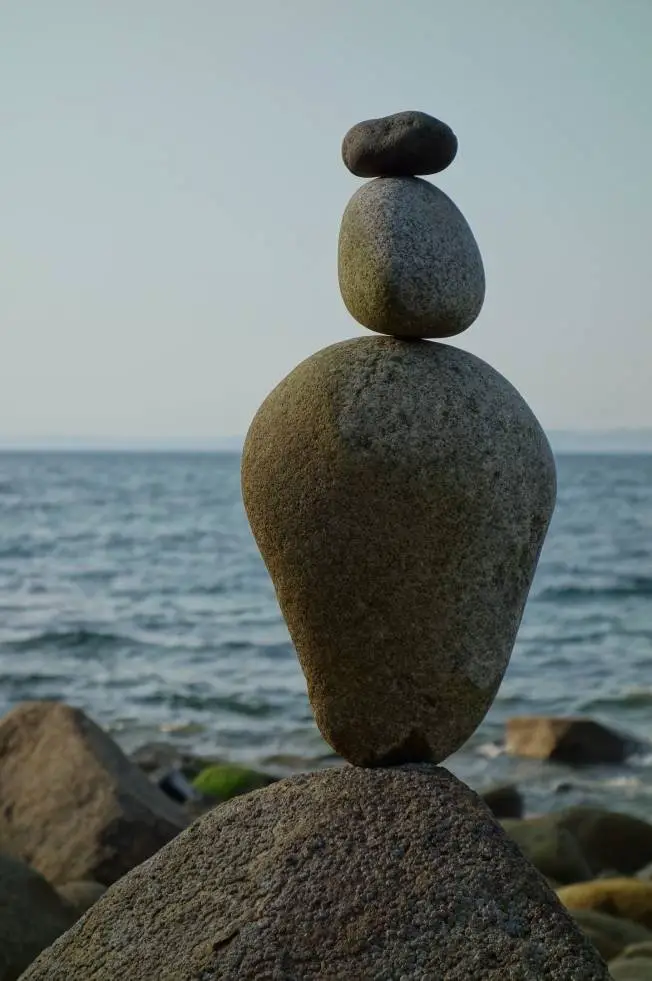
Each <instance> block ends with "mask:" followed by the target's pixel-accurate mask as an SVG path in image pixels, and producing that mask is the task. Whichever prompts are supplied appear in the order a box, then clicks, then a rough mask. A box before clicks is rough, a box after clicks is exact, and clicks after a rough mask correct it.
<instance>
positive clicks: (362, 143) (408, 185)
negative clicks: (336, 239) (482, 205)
mask: <svg viewBox="0 0 652 981" xmlns="http://www.w3.org/2000/svg"><path fill="white" fill-rule="evenodd" d="M456 153H457V138H456V137H455V134H454V133H453V131H452V130H451V129H450V127H449V126H447V125H446V124H445V123H442V122H440V121H439V120H438V119H434V118H433V117H432V116H428V115H426V113H424V112H399V113H396V115H394V116H386V117H385V118H384V119H370V120H368V121H367V122H363V123H358V124H357V126H354V127H353V128H352V129H350V130H349V132H348V133H347V134H346V136H345V137H344V143H343V145H342V157H343V159H344V163H345V164H346V166H347V167H348V169H349V170H350V171H351V172H352V173H353V174H357V175H358V176H359V177H375V178H378V179H377V180H374V181H372V182H371V183H368V184H364V185H363V186H362V187H361V188H360V190H359V191H358V192H357V193H356V194H354V195H353V197H352V198H351V200H350V201H349V204H348V206H347V208H346V211H345V212H344V218H343V219H342V228H341V232H340V247H339V279H340V291H341V293H342V298H343V300H344V302H345V304H346V306H347V308H348V310H349V313H350V314H351V316H353V317H355V319H356V320H358V321H359V322H360V323H361V324H362V325H363V326H364V327H368V328H369V329H370V330H374V331H378V333H380V334H392V335H393V336H395V337H452V336H453V335H454V334H459V333H461V332H462V331H463V330H466V328H467V327H469V326H470V325H471V324H472V323H473V321H474V320H475V319H476V317H477V316H478V314H479V313H480V310H481V308H482V304H483V301H484V292H485V279H484V269H483V266H482V258H481V256H480V251H479V249H478V246H477V245H476V241H475V239H474V237H473V233H472V231H471V229H470V228H469V226H468V225H467V223H466V221H465V219H464V216H463V215H462V214H461V212H460V211H459V210H458V208H457V207H456V206H455V205H454V204H453V202H452V201H451V199H450V198H449V197H447V196H446V195H445V194H444V192H443V191H440V190H439V188H437V187H435V186H434V185H433V184H430V183H428V181H424V180H419V178H418V177H417V176H416V175H418V174H435V173H438V172H439V171H442V170H444V169H445V168H446V167H448V165H449V164H450V163H452V161H453V160H454V158H455V155H456Z"/></svg>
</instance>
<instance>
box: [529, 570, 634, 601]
mask: <svg viewBox="0 0 652 981" xmlns="http://www.w3.org/2000/svg"><path fill="white" fill-rule="evenodd" d="M628 596H652V576H628V577H627V578H623V580H622V582H617V583H614V584H613V585H610V586H549V587H548V588H547V589H544V590H542V592H540V593H539V595H538V596H536V597H534V599H535V600H536V601H537V602H543V603H550V602H553V603H564V602H565V603H574V602H577V601H578V600H585V599H611V598H613V599H623V598H624V597H628Z"/></svg>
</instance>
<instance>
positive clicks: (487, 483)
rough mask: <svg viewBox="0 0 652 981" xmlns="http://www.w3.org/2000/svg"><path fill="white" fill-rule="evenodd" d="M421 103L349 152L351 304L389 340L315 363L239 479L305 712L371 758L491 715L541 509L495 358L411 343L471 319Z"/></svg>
mask: <svg viewBox="0 0 652 981" xmlns="http://www.w3.org/2000/svg"><path fill="white" fill-rule="evenodd" d="M456 151H457V139H456V137H455V135H454V134H453V132H452V130H451V129H450V128H449V127H448V126H447V125H445V124H444V123H442V122H440V121H439V120H437V119H434V118H433V117H432V116H429V115H426V114H425V113H421V112H402V113H398V114H396V115H393V116H388V117H386V118H384V119H373V120H369V121H367V122H362V123H359V124H358V125H357V126H354V127H353V128H352V129H351V130H349V132H348V133H347V134H346V136H345V138H344V143H343V147H342V155H343V159H344V162H345V164H346V166H347V167H348V168H349V170H351V171H352V172H353V173H354V174H357V175H359V176H364V177H372V178H374V179H373V180H371V181H369V182H368V183H365V184H364V185H363V186H362V187H361V188H360V189H359V190H358V191H357V192H356V193H355V194H354V195H353V197H352V198H351V200H350V202H349V204H348V205H347V207H346V210H345V212H344V217H343V219H342V226H341V232H340V241H339V282H340V289H341V292H342V296H343V298H344V302H345V304H346V306H347V308H348V310H349V311H350V313H351V314H352V315H353V316H354V317H355V318H356V319H357V320H358V321H359V322H360V323H361V324H363V325H364V326H365V327H367V328H369V329H370V330H372V331H375V332H377V333H382V334H385V335H390V336H385V337H369V338H359V339H356V340H351V341H344V342H342V343H340V344H335V345H333V346H331V347H328V348H326V349H324V350H322V351H319V352H318V353H317V354H315V355H313V356H312V357H310V358H308V359H307V360H306V361H304V362H303V363H302V364H300V365H299V366H298V367H297V368H296V369H295V370H294V371H293V372H291V374H290V375H289V376H288V377H287V378H285V379H284V381H282V382H281V383H280V385H279V386H278V387H277V388H276V389H275V390H274V391H273V392H272V393H271V395H270V396H269V397H268V398H267V399H266V401H265V402H264V404H263V405H262V406H261V408H260V410H259V412H258V414H257V416H256V418H255V419H254V421H253V423H252V426H251V428H250V431H249V434H248V437H247V440H246V444H245V451H244V457H243V469H242V484H243V495H244V501H245V506H246V509H247V512H248V517H249V521H250V524H251V527H252V530H253V532H254V535H255V537H256V539H257V542H258V545H259V547H260V550H261V553H262V555H263V558H264V560H265V562H266V564H267V567H268V569H269V572H270V574H271V577H272V580H273V582H274V585H275V588H276V592H277V596H278V599H279V603H280V606H281V609H282V612H283V614H284V616H285V619H286V621H287V624H288V627H289V630H290V633H291V636H292V639H293V641H294V644H295V647H296V650H297V653H298V656H299V660H300V662H301V666H302V669H303V671H304V674H305V676H306V679H307V683H308V693H309V697H310V701H311V704H312V707H313V710H314V712H315V717H316V720H317V724H318V726H319V728H320V730H321V732H322V734H323V736H324V738H325V739H326V740H327V741H328V742H329V743H330V745H331V746H332V747H333V748H334V749H335V750H336V752H337V753H339V754H340V755H341V756H343V757H344V758H346V759H347V760H349V761H350V762H352V763H354V764H359V765H364V766H377V765H393V764H400V763H410V762H440V761H442V760H444V759H445V758H446V757H448V756H449V755H450V754H451V753H453V752H455V751H456V750H457V749H459V747H460V746H461V745H462V744H463V743H464V742H465V741H466V740H467V739H468V738H469V736H470V735H471V734H472V733H473V731H474V730H475V729H476V727H477V726H478V725H479V723H480V722H481V721H482V719H483V717H484V716H485V714H486V712H487V711H488V709H489V707H490V705H491V703H492V701H493V699H494V697H495V694H496V691H497V689H498V686H499V685H500V682H501V680H502V677H503V674H504V672H505V669H506V667H507V663H508V660H509V657H510V654H511V651H512V647H513V644H514V640H515V637H516V632H517V629H518V626H519V623H520V619H521V615H522V612H523V608H524V605H525V601H526V598H527V593H528V590H529V588H530V584H531V581H532V577H533V574H534V570H535V567H536V564H537V560H538V556H539V552H540V549H541V546H542V544H543V540H544V537H545V533H546V530H547V527H548V523H549V520H550V517H551V514H552V510H553V507H554V501H555V467H554V462H553V458H552V454H551V451H550V448H549V446H548V443H547V440H546V438H545V436H544V434H543V432H542V430H541V428H540V426H539V424H538V422H537V420H536V419H535V417H534V415H533V414H532V412H531V411H530V409H529V408H528V406H527V405H526V403H525V402H524V401H523V399H522V398H521V396H520V395H519V394H518V392H517V391H516V390H515V389H514V388H513V387H512V386H511V385H510V384H509V382H507V381H506V380H505V379H504V378H503V377H502V376H501V375H499V374H498V373H497V372H496V371H495V370H494V369H493V368H491V367H490V366H489V365H488V364H486V363H485V362H483V361H481V360H480V359H479V358H476V357H474V356H473V355H471V354H468V353H467V352H465V351H461V350H459V349H457V348H454V347H450V346H448V345H444V344H439V343H433V342H432V341H426V340H423V338H442V337H450V336H453V335H455V334H459V333H460V332H461V331H463V330H465V329H466V328H467V327H468V326H469V325H470V324H471V323H472V322H473V321H474V320H475V318H476V317H477V316H478V314H479V312H480V309H481V307H482V303H483V300H484V292H485V279H484V271H483V265H482V259H481V256H480V252H479V249H478V246H477V244H476V242H475V239H474V237H473V233H472V232H471V229H470V228H469V226H468V224H467V222H466V220H465V219H464V217H463V216H462V214H461V213H460V211H459V210H458V208H457V207H456V206H455V204H454V203H453V202H452V201H451V200H450V198H448V197H447V196H446V195H445V194H444V193H443V191H441V190H439V189H438V188H437V187H435V186H433V185H432V184H431V183H429V182H427V181H425V180H422V179H421V178H420V177H418V176H417V175H423V174H431V173H435V172H437V171H441V170H443V169H444V168H445V167H447V166H448V165H449V164H450V163H451V162H452V161H453V159H454V157H455V154H456Z"/></svg>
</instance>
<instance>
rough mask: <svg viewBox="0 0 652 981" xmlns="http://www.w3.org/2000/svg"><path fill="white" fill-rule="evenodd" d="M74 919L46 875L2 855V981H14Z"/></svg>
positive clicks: (0, 866)
mask: <svg viewBox="0 0 652 981" xmlns="http://www.w3.org/2000/svg"><path fill="white" fill-rule="evenodd" d="M74 920H75V913H74V911H73V910H72V908H71V907H70V906H68V905H67V903H65V902H64V900H63V899H61V898H60V897H59V896H58V895H57V893H56V892H55V890H54V889H53V888H52V886H50V885H49V884H48V883H47V882H46V881H45V879H44V878H43V876H41V875H39V873H38V872H35V871H34V869H31V868H30V867H29V866H28V865H25V863H24V862H21V861H20V859H17V858H11V857H10V856H9V855H3V854H0V981H15V979H16V978H17V977H19V975H20V974H21V972H22V971H24V970H25V968H26V967H27V966H28V965H29V964H31V963H32V961H33V960H34V958H35V957H37V956H38V954H40V952H41V951H42V950H43V949H44V948H45V947H49V945H50V944H51V943H53V942H54V941H55V940H56V938H57V937H58V936H60V935H61V934H62V933H64V932H65V931H66V930H67V929H68V927H70V926H72V924H73V922H74Z"/></svg>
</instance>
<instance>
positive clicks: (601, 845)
mask: <svg viewBox="0 0 652 981" xmlns="http://www.w3.org/2000/svg"><path fill="white" fill-rule="evenodd" d="M540 820H541V822H543V823H547V824H556V825H558V826H559V827H562V828H566V829H567V830H568V831H570V833H571V834H572V835H573V837H574V838H575V840H576V841H577V842H578V844H579V846H580V848H581V849H582V853H583V855H584V857H585V858H586V860H587V862H588V863H589V865H590V866H591V868H592V869H593V873H594V875H599V874H600V873H601V872H604V871H605V870H607V869H614V870H615V871H616V872H618V873H620V874H621V875H633V874H634V873H635V872H638V871H639V869H640V868H641V867H642V866H643V865H645V863H646V862H650V861H652V824H650V823H649V822H648V821H643V820H642V819H641V818H637V817H633V816H632V815H630V814H621V813H620V812H619V811H604V810H602V809H601V808H598V807H569V808H566V809H565V810H563V811H558V812H557V813H555V814H548V815H546V816H545V817H543V818H541V819H540Z"/></svg>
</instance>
